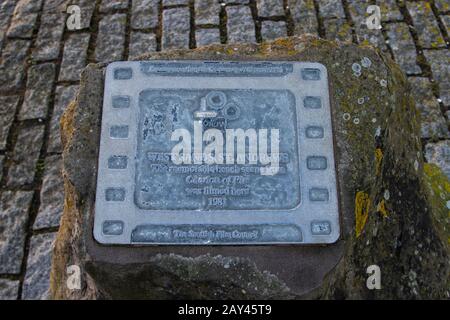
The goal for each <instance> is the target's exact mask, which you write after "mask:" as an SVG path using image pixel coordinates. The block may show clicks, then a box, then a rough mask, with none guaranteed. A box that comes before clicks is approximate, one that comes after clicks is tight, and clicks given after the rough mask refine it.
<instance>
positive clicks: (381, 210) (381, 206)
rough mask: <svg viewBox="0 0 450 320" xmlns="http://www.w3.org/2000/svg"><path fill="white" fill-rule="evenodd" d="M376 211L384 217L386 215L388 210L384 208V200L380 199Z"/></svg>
mask: <svg viewBox="0 0 450 320" xmlns="http://www.w3.org/2000/svg"><path fill="white" fill-rule="evenodd" d="M377 212H379V213H380V214H381V215H382V216H383V217H385V218H386V217H387V216H388V211H387V210H386V204H385V202H384V200H381V202H380V203H378V205H377Z"/></svg>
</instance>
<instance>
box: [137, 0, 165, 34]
mask: <svg viewBox="0 0 450 320" xmlns="http://www.w3.org/2000/svg"><path fill="white" fill-rule="evenodd" d="M158 6H159V0H133V5H132V7H131V27H132V28H133V29H136V30H141V29H150V28H156V27H157V26H158Z"/></svg>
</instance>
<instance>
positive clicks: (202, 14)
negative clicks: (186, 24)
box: [194, 0, 222, 25]
mask: <svg viewBox="0 0 450 320" xmlns="http://www.w3.org/2000/svg"><path fill="white" fill-rule="evenodd" d="M194 8H195V23H196V24H197V25H200V24H214V25H219V23H220V10H221V8H222V6H221V4H220V2H219V0H195V4H194Z"/></svg>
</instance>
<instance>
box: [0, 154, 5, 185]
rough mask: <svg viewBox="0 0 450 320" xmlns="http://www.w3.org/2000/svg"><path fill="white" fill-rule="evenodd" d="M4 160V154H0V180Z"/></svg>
mask: <svg viewBox="0 0 450 320" xmlns="http://www.w3.org/2000/svg"><path fill="white" fill-rule="evenodd" d="M4 162H5V156H0V181H2V178H3V163H4Z"/></svg>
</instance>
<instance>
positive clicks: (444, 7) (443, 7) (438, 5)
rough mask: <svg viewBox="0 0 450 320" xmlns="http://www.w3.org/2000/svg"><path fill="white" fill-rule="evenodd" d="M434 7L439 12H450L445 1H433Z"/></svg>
mask: <svg viewBox="0 0 450 320" xmlns="http://www.w3.org/2000/svg"><path fill="white" fill-rule="evenodd" d="M434 5H435V6H436V8H437V9H438V10H439V11H440V12H450V3H448V1H447V0H434Z"/></svg>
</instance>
